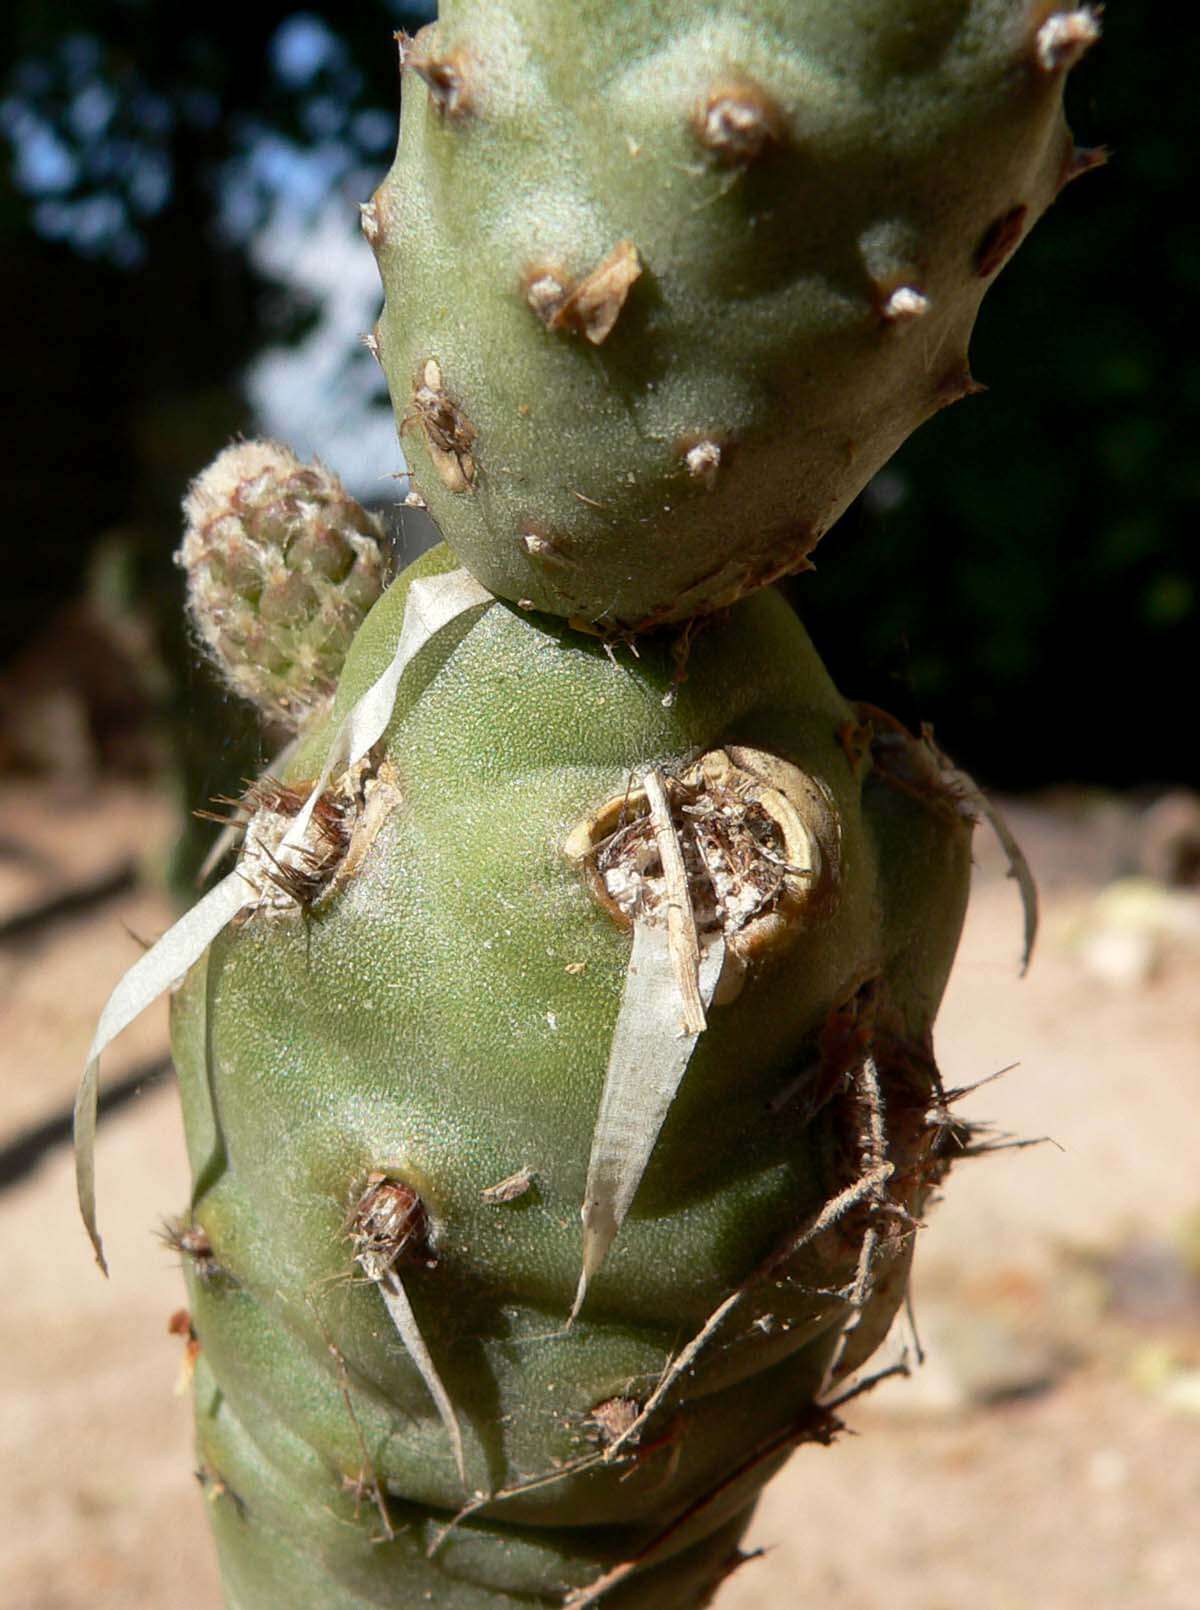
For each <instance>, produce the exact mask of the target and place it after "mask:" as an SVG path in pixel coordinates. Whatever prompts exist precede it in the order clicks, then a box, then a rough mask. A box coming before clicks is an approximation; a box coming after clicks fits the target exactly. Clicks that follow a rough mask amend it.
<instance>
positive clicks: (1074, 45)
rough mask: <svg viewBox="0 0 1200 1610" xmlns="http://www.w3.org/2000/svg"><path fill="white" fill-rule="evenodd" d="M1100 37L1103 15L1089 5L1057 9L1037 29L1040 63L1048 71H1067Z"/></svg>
mask: <svg viewBox="0 0 1200 1610" xmlns="http://www.w3.org/2000/svg"><path fill="white" fill-rule="evenodd" d="M1099 37H1100V18H1099V17H1098V16H1097V14H1096V13H1095V12H1094V11H1092V10H1090V9H1089V8H1088V7H1087V6H1080V7H1079V9H1078V10H1077V11H1056V12H1055V13H1054V15H1053V16H1051V17H1047V18H1046V20H1045V22H1044V23H1043V24H1042V26H1041V27H1040V28H1039V29H1038V31H1037V41H1036V45H1037V61H1038V66H1039V67H1040V68H1041V69H1042V71H1043V72H1046V73H1061V72H1065V71H1066V70H1067V69H1068V68H1070V67H1073V66H1074V65H1075V63H1076V62H1077V61H1078V60H1079V58H1080V57H1081V56H1082V55H1083V53H1084V51H1085V50H1088V49H1089V48H1090V47H1091V46H1092V45H1094V44H1095V43H1096V41H1097V39H1099Z"/></svg>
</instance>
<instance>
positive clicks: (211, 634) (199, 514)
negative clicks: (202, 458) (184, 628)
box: [176, 441, 390, 727]
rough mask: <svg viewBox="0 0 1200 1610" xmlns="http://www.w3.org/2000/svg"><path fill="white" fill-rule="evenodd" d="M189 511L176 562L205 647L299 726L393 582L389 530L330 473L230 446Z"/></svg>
mask: <svg viewBox="0 0 1200 1610" xmlns="http://www.w3.org/2000/svg"><path fill="white" fill-rule="evenodd" d="M184 514H185V516H186V519H187V530H186V532H185V535H184V539H183V545H182V547H181V548H180V549H179V552H178V553H177V554H176V563H178V564H179V565H181V566H182V568H183V569H184V570H185V571H186V573H187V593H188V609H189V612H190V614H191V618H192V621H193V624H194V625H195V628H196V631H197V634H198V635H199V637H200V640H201V642H202V643H203V644H204V646H205V648H206V649H207V650H208V652H209V654H210V655H211V657H212V659H213V661H214V662H215V664H216V665H217V667H218V669H219V670H220V671H221V673H222V674H223V676H224V677H225V679H226V681H227V682H228V683H229V685H230V687H232V688H233V690H234V691H235V692H236V693H239V694H241V696H242V697H243V698H245V699H249V700H250V702H251V703H252V704H254V705H256V706H257V707H258V709H259V711H260V713H261V714H262V715H263V716H264V717H266V718H267V719H268V720H271V721H273V722H277V723H281V724H284V725H288V726H293V727H296V726H299V725H300V724H301V723H302V722H303V721H304V720H305V718H306V717H307V716H308V715H309V714H310V713H311V712H312V711H313V710H314V709H315V708H316V707H317V706H318V705H319V704H321V703H322V702H323V701H324V700H325V699H326V698H328V696H329V695H330V694H331V693H332V691H333V688H334V686H335V684H336V682H337V678H338V675H339V673H340V671H341V668H342V661H343V660H344V659H345V657H346V651H347V649H348V648H349V646H350V643H351V640H352V639H353V637H354V634H355V632H356V631H357V630H358V627H359V625H360V624H361V622H362V620H363V618H364V616H365V615H366V613H367V611H368V610H369V609H370V607H371V605H372V604H373V603H374V602H375V600H376V599H377V598H378V597H379V595H380V593H381V592H382V591H383V589H384V587H385V585H386V584H387V581H388V579H389V574H390V563H389V555H388V552H387V545H386V539H385V537H384V533H383V528H382V526H381V525H380V523H379V521H378V520H377V519H376V518H375V517H374V516H373V515H370V514H368V513H367V512H366V510H365V509H364V508H363V507H362V505H361V504H359V503H357V502H356V501H355V500H354V499H353V498H352V497H351V496H350V495H349V493H348V492H347V491H346V489H345V487H343V485H342V483H341V481H339V479H338V478H337V476H336V475H334V474H333V473H332V472H331V471H330V470H327V469H326V468H325V466H324V465H323V464H321V463H320V462H314V463H312V464H307V465H306V464H302V463H301V462H300V460H299V459H298V458H296V456H295V454H293V453H291V452H289V450H288V449H287V448H286V447H281V446H280V445H279V444H278V443H275V442H261V441H252V442H239V443H237V444H236V445H235V446H233V447H229V448H226V450H225V451H224V452H223V453H222V454H220V456H219V457H218V458H216V459H215V460H214V461H213V463H212V464H210V465H209V467H208V469H207V470H205V471H204V473H203V474H202V475H201V476H200V477H199V478H198V479H197V480H196V481H194V482H193V483H192V486H191V489H190V490H189V492H188V495H187V499H186V501H185V502H184Z"/></svg>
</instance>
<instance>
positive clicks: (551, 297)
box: [525, 240, 642, 346]
mask: <svg viewBox="0 0 1200 1610" xmlns="http://www.w3.org/2000/svg"><path fill="white" fill-rule="evenodd" d="M641 272H642V260H641V257H640V256H639V255H638V249H637V247H636V246H635V245H634V243H633V241H631V240H621V241H618V242H617V244H616V245H615V246H614V247H613V249H612V251H610V252H609V253H608V255H607V256H606V257H603V258H602V259H601V260H600V262H598V263H597V264H596V266H595V268H593V269H592V270H591V272H590V273H588V274H585V275H584V276H583V278H582V279H580V280H576V281H572V280H571V278H570V276H569V275H567V274H565V273H562V272H560V271H559V270H558V269H552V268H536V269H532V270H530V271H529V273H527V274H526V276H525V300H526V301H527V302H528V304H529V306H530V307H531V308H532V310H533V312H534V313H536V314H537V316H538V318H539V319H540V320H541V321H542V323H543V324H544V325H545V326H546V328H547V329H548V330H566V331H572V332H574V333H576V334H579V335H583V336H586V338H587V339H588V340H589V341H590V342H591V343H592V345H593V346H600V345H601V344H602V343H603V342H604V341H606V340H607V339H608V337H609V336H610V335H611V334H612V331H613V326H614V325H615V324H616V322H617V319H618V318H619V316H620V313H621V309H622V308H623V307H624V306H625V299H626V297H628V295H629V292H630V290H631V289H632V287H633V285H634V283H635V281H636V280H637V279H638V278H639V276H640V275H641Z"/></svg>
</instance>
